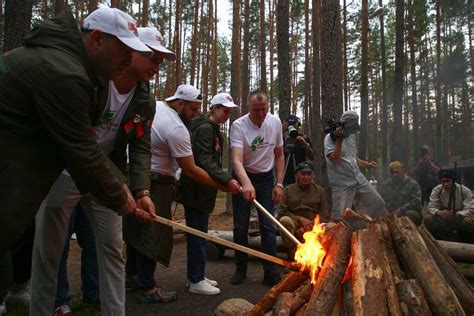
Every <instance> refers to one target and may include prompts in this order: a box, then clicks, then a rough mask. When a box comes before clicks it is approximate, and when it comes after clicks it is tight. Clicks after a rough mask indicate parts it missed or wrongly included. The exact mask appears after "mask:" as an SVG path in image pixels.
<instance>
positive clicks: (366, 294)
mask: <svg viewBox="0 0 474 316" xmlns="http://www.w3.org/2000/svg"><path fill="white" fill-rule="evenodd" d="M379 233H381V231H378V230H377V229H376V227H375V225H369V228H368V229H363V230H359V231H355V232H354V233H353V234H352V243H351V249H352V293H353V298H354V315H388V304H387V292H386V290H385V282H384V268H383V266H382V264H383V258H382V256H383V254H384V252H383V247H382V243H381V239H382V238H383V237H382V235H381V234H379Z"/></svg>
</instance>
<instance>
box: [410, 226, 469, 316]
mask: <svg viewBox="0 0 474 316" xmlns="http://www.w3.org/2000/svg"><path fill="white" fill-rule="evenodd" d="M418 231H419V232H420V234H421V236H422V237H423V240H424V241H425V243H426V246H427V247H428V250H429V251H430V253H431V255H432V256H433V258H434V260H435V261H436V263H437V264H438V267H439V269H440V270H441V272H442V273H443V275H444V277H445V278H446V279H447V280H448V282H449V284H450V285H451V287H452V289H453V290H454V293H456V296H457V297H458V299H459V301H460V302H461V305H462V306H463V308H464V311H465V312H466V314H468V315H473V314H474V291H473V289H472V287H471V285H470V284H469V282H468V281H467V280H466V279H465V278H464V276H463V274H462V272H461V271H460V269H459V268H458V266H457V265H456V263H455V262H454V261H453V259H451V257H450V256H449V255H448V254H447V253H446V252H445V251H444V250H443V248H442V247H441V246H440V245H439V244H438V243H437V242H436V240H435V239H434V238H433V236H432V235H431V234H430V232H429V231H428V230H427V229H426V227H424V226H420V227H418Z"/></svg>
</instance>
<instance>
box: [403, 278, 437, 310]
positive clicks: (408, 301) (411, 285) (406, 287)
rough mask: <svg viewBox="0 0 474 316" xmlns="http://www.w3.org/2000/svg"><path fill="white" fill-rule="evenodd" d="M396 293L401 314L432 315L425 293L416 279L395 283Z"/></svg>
mask: <svg viewBox="0 0 474 316" xmlns="http://www.w3.org/2000/svg"><path fill="white" fill-rule="evenodd" d="M397 293H398V297H399V298H400V306H401V309H402V311H403V315H420V316H431V315H432V314H431V310H430V307H429V306H428V302H427V301H426V297H425V294H424V293H423V290H422V289H421V287H420V286H419V285H418V281H417V280H416V279H410V280H402V281H401V282H399V283H398V284H397Z"/></svg>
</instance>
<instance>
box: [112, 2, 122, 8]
mask: <svg viewBox="0 0 474 316" xmlns="http://www.w3.org/2000/svg"><path fill="white" fill-rule="evenodd" d="M120 5H121V0H110V6H111V7H112V8H120Z"/></svg>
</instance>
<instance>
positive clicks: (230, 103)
mask: <svg viewBox="0 0 474 316" xmlns="http://www.w3.org/2000/svg"><path fill="white" fill-rule="evenodd" d="M217 104H221V105H223V106H225V107H227V108H236V107H239V106H238V105H237V104H235V103H234V99H232V97H231V96H230V94H228V93H218V94H216V95H215V96H214V97H213V98H212V99H211V106H213V105H217Z"/></svg>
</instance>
